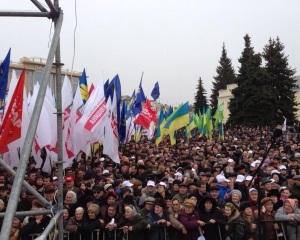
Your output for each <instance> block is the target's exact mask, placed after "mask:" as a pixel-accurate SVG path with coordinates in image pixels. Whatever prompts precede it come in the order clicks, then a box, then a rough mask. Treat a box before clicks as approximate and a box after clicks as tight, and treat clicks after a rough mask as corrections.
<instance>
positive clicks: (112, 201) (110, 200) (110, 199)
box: [107, 196, 116, 204]
mask: <svg viewBox="0 0 300 240" xmlns="http://www.w3.org/2000/svg"><path fill="white" fill-rule="evenodd" d="M114 202H116V199H115V198H114V197H111V196H110V197H109V198H108V199H107V204H110V203H114Z"/></svg>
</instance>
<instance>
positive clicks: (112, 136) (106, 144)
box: [103, 92, 120, 163]
mask: <svg viewBox="0 0 300 240" xmlns="http://www.w3.org/2000/svg"><path fill="white" fill-rule="evenodd" d="M116 99H117V97H116V94H115V92H114V97H113V102H112V101H111V99H110V98H108V100H107V112H108V114H107V117H106V118H107V121H106V124H105V134H104V141H103V153H104V154H106V155H108V156H109V157H110V158H111V159H112V160H113V161H114V162H116V163H120V158H119V139H118V123H117V100H116Z"/></svg>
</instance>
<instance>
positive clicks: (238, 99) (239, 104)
mask: <svg viewBox="0 0 300 240" xmlns="http://www.w3.org/2000/svg"><path fill="white" fill-rule="evenodd" d="M244 40H245V48H244V50H243V52H242V56H241V57H240V58H239V60H238V61H239V63H240V64H241V66H240V67H239V72H238V75H237V85H238V86H237V87H236V88H235V89H233V90H232V95H233V98H231V99H230V102H229V107H228V108H229V112H230V114H229V118H228V121H227V122H228V123H229V124H233V125H239V124H241V123H242V122H243V121H244V112H245V111H244V106H243V105H244V100H245V98H244V93H243V92H244V83H245V82H247V80H248V77H249V76H248V62H249V59H250V58H251V57H253V56H254V50H253V47H251V39H250V37H249V35H248V34H246V36H245V37H244Z"/></svg>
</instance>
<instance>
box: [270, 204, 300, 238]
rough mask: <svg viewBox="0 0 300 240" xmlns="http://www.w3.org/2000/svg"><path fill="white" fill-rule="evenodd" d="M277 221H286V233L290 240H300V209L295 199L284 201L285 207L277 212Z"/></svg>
mask: <svg viewBox="0 0 300 240" xmlns="http://www.w3.org/2000/svg"><path fill="white" fill-rule="evenodd" d="M275 220H277V221H285V222H284V223H283V226H284V232H285V234H286V236H288V239H289V240H299V239H300V209H299V208H297V206H296V204H295V201H294V200H293V199H290V198H288V199H287V200H285V201H284V203H283V207H281V208H279V209H278V210H277V211H276V214H275Z"/></svg>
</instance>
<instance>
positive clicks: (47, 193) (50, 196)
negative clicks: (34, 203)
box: [44, 186, 55, 205]
mask: <svg viewBox="0 0 300 240" xmlns="http://www.w3.org/2000/svg"><path fill="white" fill-rule="evenodd" d="M54 193H55V189H54V187H53V186H48V187H46V188H44V197H45V199H46V200H47V201H48V202H49V203H50V204H52V205H54V203H55V201H54Z"/></svg>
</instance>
